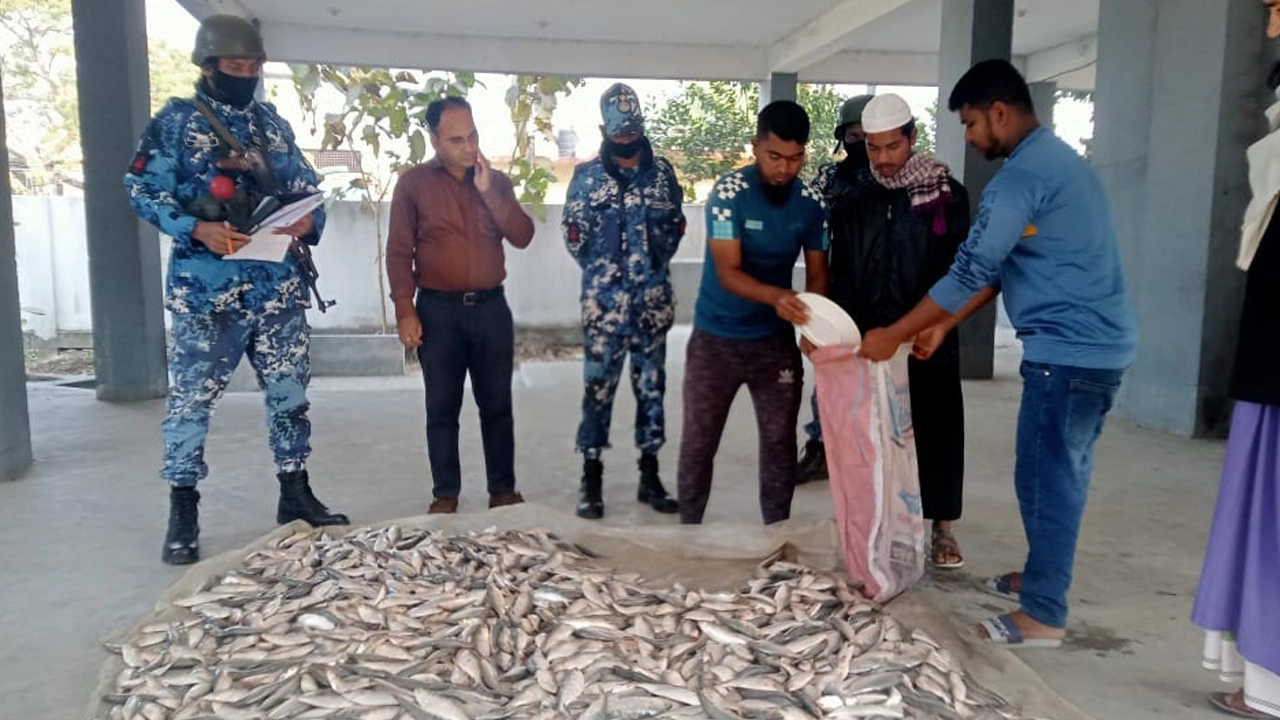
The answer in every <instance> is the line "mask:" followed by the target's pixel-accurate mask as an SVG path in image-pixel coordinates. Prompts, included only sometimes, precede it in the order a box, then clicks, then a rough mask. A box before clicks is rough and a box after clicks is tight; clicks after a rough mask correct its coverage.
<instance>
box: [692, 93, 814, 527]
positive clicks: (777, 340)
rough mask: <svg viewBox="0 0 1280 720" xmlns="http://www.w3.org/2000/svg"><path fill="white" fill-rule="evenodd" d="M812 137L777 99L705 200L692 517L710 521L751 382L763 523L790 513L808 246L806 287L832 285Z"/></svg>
mask: <svg viewBox="0 0 1280 720" xmlns="http://www.w3.org/2000/svg"><path fill="white" fill-rule="evenodd" d="M808 141H809V116H808V114H807V113H806V112H805V111H804V108H802V107H800V106H799V105H797V104H795V103H794V102H790V101H786V100H779V101H777V102H773V103H770V104H769V105H768V106H766V107H765V108H764V109H763V110H761V111H760V114H759V116H758V117H757V120H756V137H755V139H754V140H753V141H752V145H753V148H754V153H755V158H756V162H755V164H754V165H751V166H749V167H744V168H740V169H738V170H735V171H733V172H731V173H729V174H728V175H725V176H724V177H722V178H720V180H719V181H718V182H717V183H716V185H715V188H714V189H712V191H711V196H710V198H709V199H708V200H707V210H706V212H707V252H706V258H705V260H704V262H703V270H702V286H701V288H700V289H699V291H698V302H697V306H696V308H695V310H694V321H693V336H692V337H691V338H690V339H689V348H688V352H687V355H686V359H685V379H684V431H683V436H682V437H681V441H680V467H679V476H678V485H679V501H680V521H681V522H683V523H700V522H702V515H703V513H704V511H705V510H706V507H707V499H708V497H709V496H710V494H711V476H712V471H713V468H714V464H715V453H716V449H717V448H718V447H719V445H720V436H721V435H722V434H723V432H724V424H725V420H726V419H727V418H728V416H729V408H730V406H731V405H732V404H733V399H734V397H735V396H736V395H737V394H738V389H739V388H740V387H742V386H743V385H744V384H745V385H746V386H747V391H748V392H750V393H751V401H752V404H753V405H754V406H755V410H756V422H757V423H759V425H760V443H761V448H760V458H761V459H760V515H761V517H762V518H763V520H764V522H765V523H766V524H769V523H774V522H778V521H781V520H786V519H787V518H788V517H789V516H790V515H791V496H792V494H793V493H794V491H795V468H796V445H795V433H796V420H797V418H798V416H799V413H800V397H801V390H802V389H803V386H804V368H803V366H802V365H801V361H800V351H799V349H798V348H797V347H796V341H795V331H794V329H793V327H792V324H793V323H804V322H805V321H806V320H807V319H808V311H807V309H806V307H805V305H804V303H803V302H801V301H800V299H799V298H797V297H796V293H795V291H794V290H792V289H791V274H792V271H793V269H794V268H795V264H796V259H797V258H798V257H799V256H800V253H801V251H803V252H804V259H805V275H806V283H805V289H806V290H807V291H809V292H814V293H819V294H825V293H826V289H827V222H826V210H825V208H824V207H823V204H822V199H821V198H820V197H819V196H818V195H817V194H816V193H815V192H813V191H812V190H810V189H809V188H808V187H807V186H806V185H805V184H804V183H802V182H799V181H798V180H797V179H796V177H797V176H798V175H799V174H800V168H801V167H803V165H804V156H805V143H807V142H808Z"/></svg>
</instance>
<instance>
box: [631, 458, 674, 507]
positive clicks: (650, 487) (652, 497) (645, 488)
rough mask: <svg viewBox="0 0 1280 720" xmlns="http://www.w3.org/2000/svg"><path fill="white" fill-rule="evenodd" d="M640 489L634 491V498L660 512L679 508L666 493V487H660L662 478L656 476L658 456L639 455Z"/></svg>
mask: <svg viewBox="0 0 1280 720" xmlns="http://www.w3.org/2000/svg"><path fill="white" fill-rule="evenodd" d="M639 464H640V489H639V490H638V491H637V492H636V499H637V500H639V501H640V502H642V503H648V504H649V507H651V508H653V509H654V510H657V511H658V512H660V513H673V512H676V511H677V510H679V509H680V505H679V504H678V503H677V502H676V501H675V500H674V499H672V498H671V496H669V495H667V489H666V488H664V487H662V478H660V477H658V456H657V455H650V454H648V453H645V454H644V455H641V456H640V463H639Z"/></svg>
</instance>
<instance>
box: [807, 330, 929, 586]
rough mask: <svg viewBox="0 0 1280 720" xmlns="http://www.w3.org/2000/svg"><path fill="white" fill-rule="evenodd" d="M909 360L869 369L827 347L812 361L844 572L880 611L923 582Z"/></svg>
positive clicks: (846, 351)
mask: <svg viewBox="0 0 1280 720" xmlns="http://www.w3.org/2000/svg"><path fill="white" fill-rule="evenodd" d="M909 354H910V351H909V349H908V348H907V347H903V348H902V349H901V350H899V352H898V354H897V355H895V356H894V357H893V358H892V359H890V360H889V361H887V362H871V361H869V360H864V359H862V358H859V357H858V356H857V347H855V346H850V345H829V346H826V347H820V348H817V349H816V350H814V351H813V353H811V355H810V360H812V361H813V366H814V370H815V374H816V376H817V388H818V415H819V417H820V419H821V422H822V437H823V440H824V444H825V445H826V452H827V469H828V471H829V472H830V475H831V499H832V502H833V503H834V505H835V515H836V525H837V532H838V533H839V536H840V544H841V547H842V548H843V550H844V561H845V568H846V570H847V571H848V573H849V578H850V580H852V581H854V582H861V583H863V591H862V592H863V594H864V595H866V596H867V597H868V598H870V599H872V600H874V601H876V602H881V603H882V602H886V601H888V600H890V599H891V598H893V597H894V596H896V595H898V594H899V593H901V592H903V591H904V590H906V589H908V588H910V587H911V586H912V585H913V584H915V582H916V581H917V580H919V579H920V577H921V576H923V575H924V567H925V557H926V552H927V538H926V527H925V520H924V515H923V509H922V507H921V504H920V478H919V474H918V471H917V468H916V441H915V433H914V431H913V430H912V426H911V392H910V388H909V385H908V380H907V357H908V355H909Z"/></svg>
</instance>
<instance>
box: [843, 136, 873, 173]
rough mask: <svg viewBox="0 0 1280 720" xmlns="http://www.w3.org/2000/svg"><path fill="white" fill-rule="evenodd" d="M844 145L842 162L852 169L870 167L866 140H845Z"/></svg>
mask: <svg viewBox="0 0 1280 720" xmlns="http://www.w3.org/2000/svg"><path fill="white" fill-rule="evenodd" d="M843 145H844V154H845V158H844V162H846V163H848V164H849V165H850V166H851V167H852V168H854V169H861V170H865V169H867V168H869V167H871V158H869V157H867V141H866V140H858V141H856V142H849V141H848V140H845V141H844V142H843Z"/></svg>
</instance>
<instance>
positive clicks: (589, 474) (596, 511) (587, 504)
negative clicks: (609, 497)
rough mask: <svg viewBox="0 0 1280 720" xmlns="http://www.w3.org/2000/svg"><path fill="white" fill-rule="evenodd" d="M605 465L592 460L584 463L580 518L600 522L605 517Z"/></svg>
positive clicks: (580, 495) (579, 491) (579, 490)
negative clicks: (603, 491)
mask: <svg viewBox="0 0 1280 720" xmlns="http://www.w3.org/2000/svg"><path fill="white" fill-rule="evenodd" d="M603 484H604V463H602V462H600V461H599V460H592V459H590V458H588V459H586V460H583V461H582V485H581V486H580V487H579V488H578V517H580V518H585V519H587V520H599V519H600V518H602V517H604V497H603V496H602V487H601V486H602V485H603Z"/></svg>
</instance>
